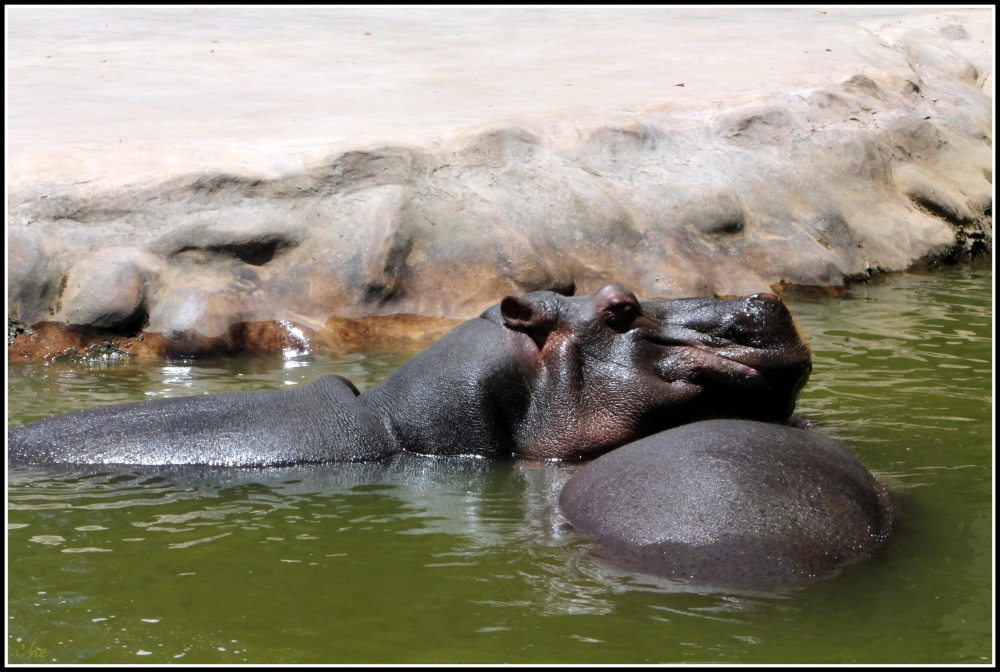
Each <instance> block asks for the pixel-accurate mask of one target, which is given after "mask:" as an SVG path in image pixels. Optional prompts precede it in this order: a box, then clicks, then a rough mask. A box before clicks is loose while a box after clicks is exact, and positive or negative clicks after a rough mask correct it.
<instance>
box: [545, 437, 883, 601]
mask: <svg viewBox="0 0 1000 672" xmlns="http://www.w3.org/2000/svg"><path fill="white" fill-rule="evenodd" d="M559 505H560V507H561V508H562V510H563V513H564V515H565V516H566V518H567V519H568V520H569V521H570V523H572V524H573V526H574V527H576V528H577V529H579V530H580V531H582V532H584V533H585V534H587V535H588V536H590V537H592V538H594V539H597V540H598V541H600V542H602V543H603V544H604V545H605V546H607V547H609V548H611V549H613V550H614V551H615V552H616V554H618V555H620V556H621V557H623V558H625V559H626V560H628V561H630V562H631V563H634V564H637V565H639V566H640V567H641V568H643V569H644V570H646V571H649V572H652V573H654V574H657V575H660V576H664V577H671V578H676V579H682V580H685V581H688V582H693V583H717V584H738V585H743V586H751V585H765V584H776V583H787V582H795V581H801V580H808V579H813V578H822V577H825V576H829V575H831V574H833V573H835V572H836V570H837V569H839V568H840V567H843V566H844V565H848V564H851V563H853V562H856V561H858V560H860V559H862V558H864V557H865V556H867V555H868V554H870V553H871V552H872V551H874V550H875V549H876V548H878V547H879V545H881V543H882V542H883V541H884V540H885V538H886V536H887V535H888V533H889V528H890V524H891V518H892V515H891V507H890V503H889V499H888V495H887V493H886V491H885V489H884V488H883V487H882V485H881V484H879V482H878V481H877V480H876V479H875V477H874V476H872V474H871V473H869V472H868V470H867V469H865V468H864V466H862V465H861V463H860V462H858V460H857V459H855V458H854V456H853V455H851V454H850V453H849V452H848V451H847V449H845V448H844V447H843V446H841V445H840V444H838V443H837V442H835V441H833V440H831V439H828V438H826V437H824V436H821V435H819V434H816V433H814V432H810V431H806V430H801V429H793V428H790V427H784V426H781V425H776V424H767V423H761V422H749V421H744V420H712V421H707V422H697V423H693V424H689V425H684V426H683V427H677V428H675V429H671V430H668V431H665V432H661V433H659V434H656V435H654V436H650V437H647V438H644V439H642V440H639V441H636V442H635V443H632V444H630V445H627V446H624V447H622V448H619V449H617V450H615V451H612V452H611V453H608V454H607V455H604V456H603V457H600V458H598V459H597V460H594V461H593V462H591V463H590V464H587V465H586V466H584V467H582V468H581V469H580V470H579V471H578V472H577V473H576V474H574V475H573V477H572V478H571V479H570V480H569V481H568V482H567V483H566V485H565V486H564V487H563V489H562V492H561V493H560V496H559Z"/></svg>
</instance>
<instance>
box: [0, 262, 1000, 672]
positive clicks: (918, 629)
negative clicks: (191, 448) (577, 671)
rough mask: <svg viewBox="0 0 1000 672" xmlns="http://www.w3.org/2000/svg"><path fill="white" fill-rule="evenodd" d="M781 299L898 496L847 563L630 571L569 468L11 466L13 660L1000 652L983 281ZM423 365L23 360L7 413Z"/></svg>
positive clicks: (843, 416)
mask: <svg viewBox="0 0 1000 672" xmlns="http://www.w3.org/2000/svg"><path fill="white" fill-rule="evenodd" d="M788 302H789V305H790V307H791V309H792V312H793V314H794V315H795V316H796V318H797V320H798V323H799V325H800V326H801V328H802V329H803V331H804V332H805V334H806V335H807V336H808V338H809V340H810V342H811V344H812V346H813V348H814V353H815V354H814V371H813V375H812V378H811V380H810V382H809V384H808V385H807V387H806V389H805V390H804V392H803V394H802V396H801V399H800V402H799V406H798V413H799V414H800V415H802V416H803V417H805V418H808V419H809V420H812V421H813V422H814V423H816V425H817V429H818V430H819V431H822V432H823V433H825V434H827V435H829V436H832V437H834V438H836V439H838V440H839V441H841V442H842V443H844V444H845V445H846V446H847V447H848V448H850V449H851V450H852V451H853V452H854V453H855V454H856V455H857V456H858V457H859V458H860V459H861V461H862V462H863V463H864V464H866V465H867V466H868V467H869V468H870V469H871V470H872V471H874V472H875V473H876V474H877V475H878V476H879V477H880V478H882V479H883V480H884V481H885V482H886V483H887V484H888V485H889V486H890V489H891V490H892V491H893V493H894V496H895V499H896V502H897V504H898V508H899V511H900V514H899V519H898V523H897V524H896V526H895V528H894V531H893V533H892V535H891V537H890V539H889V541H888V543H887V545H886V546H885V547H884V548H883V549H882V550H881V551H879V552H878V553H877V554H876V555H875V556H874V557H872V558H870V559H869V560H867V561H865V562H863V563H861V564H859V565H855V566H853V567H850V568H849V569H847V570H846V571H845V572H844V573H842V574H841V575H840V576H838V577H836V578H834V579H831V580H829V581H825V582H821V583H817V584H814V585H811V586H807V587H804V588H799V589H795V590H790V591H786V592H783V593H781V592H778V593H753V592H741V591H736V590H720V589H715V590H709V589H700V590H694V589H691V588H688V587H686V586H685V585H683V584H676V583H670V582H667V581H663V580H659V579H655V578H653V577H649V576H644V575H641V574H636V573H632V572H630V571H629V570H626V569H623V568H621V567H619V566H617V565H616V564H615V563H614V562H613V560H611V559H609V558H607V557H605V555H604V554H603V553H602V552H601V549H600V548H599V547H597V546H596V545H594V544H592V543H590V542H588V541H587V540H585V539H582V538H580V537H579V536H577V535H576V534H575V533H574V532H573V530H572V529H571V528H569V527H568V526H567V525H566V524H565V521H564V520H563V519H562V518H561V516H560V514H559V512H558V508H557V507H555V506H554V503H553V502H554V498H555V496H556V494H557V493H558V491H559V488H560V487H561V485H562V483H563V482H565V480H566V478H567V477H568V476H569V475H570V474H571V473H572V469H573V467H569V466H564V465H563V466H561V465H555V464H544V463H543V464H539V463H531V462H526V461H519V460H508V461H503V462H486V461H482V460H435V459H429V458H412V457H411V458H409V459H404V458H400V459H398V460H396V461H395V462H393V463H391V464H388V465H354V466H331V467H310V468H299V469H282V470H261V471H255V470H244V471H240V470H224V469H222V470H183V469H181V470H176V469H175V470H173V471H171V470H169V469H162V470H157V469H143V470H141V471H133V470H122V471H120V472H113V473H112V472H108V471H103V472H102V471H99V470H84V471H80V472H77V473H56V472H50V473H44V472H40V471H30V470H23V469H12V470H9V471H8V478H9V487H8V495H7V502H8V504H7V506H8V520H9V523H8V532H7V539H8V564H7V569H8V574H7V577H8V584H7V587H8V591H9V597H8V618H9V620H8V628H9V639H8V662H11V663H13V662H27V661H31V662H56V663H139V662H149V663H170V662H179V663H243V662H248V663H348V662H369V663H392V662H414V663H433V662H470V663H474V662H484V663H485V662H510V663H530V662H547V663H645V662H650V663H670V662H720V663H722V662H725V663H732V662H743V663H766V662H771V663H821V662H829V663H851V662H858V663H957V662H964V663H992V635H991V629H992V620H991V619H992V617H991V595H992V578H991V577H992V567H993V558H992V529H993V528H992V474H993V471H992V455H991V446H992V422H991V414H992V392H991V370H992V332H991V326H990V323H991V316H992V312H991V311H992V308H991V305H992V275H991V273H990V272H989V271H978V270H971V269H968V268H958V269H951V270H948V271H945V272H942V273H939V274H936V275H932V276H916V275H900V276H894V277H889V278H886V279H883V280H881V281H880V282H877V283H874V284H871V285H861V286H857V287H854V288H853V289H852V290H851V291H850V294H849V296H848V298H847V299H818V298H807V297H798V298H794V297H793V298H790V299H789V301H788ZM412 354H413V353H371V354H368V355H352V356H350V357H345V358H344V359H340V360H330V359H319V358H317V359H315V360H305V361H292V362H281V361H267V362H261V361H256V362H239V363H225V364H198V365H192V364H190V363H183V362H175V363H171V364H170V365H142V366H138V365H127V364H125V365H121V364H118V365H109V366H104V367H102V366H99V365H91V366H89V367H88V366H84V365H74V366H71V367H70V366H57V365H50V366H41V365H38V366H36V365H25V366H17V367H12V368H9V369H8V376H9V382H8V394H9V396H8V419H9V422H10V423H11V424H19V423H22V422H25V421H28V420H32V419H36V418H41V417H44V416H47V415H50V414H52V413H57V412H63V411H68V410H72V409H76V408H86V407H90V406H95V405H98V404H104V403H114V402H121V401H127V400H139V399H144V398H153V397H162V396H171V395H179V394H201V393H203V392H219V391H231V390H241V389H246V390H252V389H286V388H291V387H293V386H295V385H302V384H305V383H308V382H309V381H311V380H313V379H315V378H317V377H319V376H321V375H324V374H326V373H331V372H333V373H340V374H342V375H345V376H347V377H349V378H351V379H352V380H354V381H355V382H356V383H357V384H358V387H360V388H361V389H362V390H364V389H366V388H368V387H370V386H371V385H373V384H374V383H376V382H377V381H378V380H380V379H381V378H382V377H384V376H385V375H386V374H388V373H389V372H390V371H392V370H393V369H394V368H395V367H397V366H399V365H400V364H401V363H402V362H403V361H405V360H406V359H407V358H408V357H409V356H412ZM32 643H34V644H33V647H34V648H32ZM43 649H44V655H45V657H44V658H38V657H29V654H31V652H32V651H34V656H38V655H40V652H41V651H42V650H43Z"/></svg>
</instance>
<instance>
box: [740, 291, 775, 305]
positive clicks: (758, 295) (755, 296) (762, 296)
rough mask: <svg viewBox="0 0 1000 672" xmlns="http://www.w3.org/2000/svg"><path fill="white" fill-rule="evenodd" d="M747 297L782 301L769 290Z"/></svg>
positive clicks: (773, 301)
mask: <svg viewBox="0 0 1000 672" xmlns="http://www.w3.org/2000/svg"><path fill="white" fill-rule="evenodd" d="M747 298H750V299H756V300H758V301H769V302H771V303H781V299H779V298H778V297H777V296H776V295H774V294H768V293H767V292H763V293H761V294H754V295H753V296H750V297H747Z"/></svg>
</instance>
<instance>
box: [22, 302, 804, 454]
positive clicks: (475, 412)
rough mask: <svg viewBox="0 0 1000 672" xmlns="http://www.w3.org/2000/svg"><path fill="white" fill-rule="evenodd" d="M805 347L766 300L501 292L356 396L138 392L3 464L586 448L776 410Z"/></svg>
mask: <svg viewBox="0 0 1000 672" xmlns="http://www.w3.org/2000/svg"><path fill="white" fill-rule="evenodd" d="M810 368H811V360H810V354H809V349H808V348H807V347H806V345H805V344H804V343H803V342H802V340H801V339H800V338H799V336H798V333H797V332H796V330H795V326H794V325H793V323H792V318H791V316H790V315H789V313H788V310H787V308H785V306H784V304H783V303H782V302H781V300H780V299H778V297H776V296H773V295H771V294H758V295H756V296H751V297H748V298H745V299H734V300H718V299H677V300H663V301H639V300H637V299H636V297H635V296H634V295H633V294H632V292H630V291H629V290H627V289H625V288H624V287H621V286H620V285H608V286H606V287H604V288H602V289H600V290H598V291H597V292H595V293H594V294H592V295H590V296H585V297H578V298H567V297H564V296H560V295H558V294H555V293H552V292H544V291H543V292H532V293H530V294H526V295H525V296H523V297H520V298H516V297H507V298H506V299H504V300H503V302H501V303H500V305H497V306H493V307H492V308H490V309H488V310H486V312H484V313H483V314H482V315H481V316H479V317H478V318H476V319H472V320H469V321H468V322H465V323H463V324H461V325H459V326H458V327H457V328H455V329H454V330H453V331H451V332H450V333H448V334H447V335H446V336H445V337H443V338H441V339H440V340H439V341H437V342H436V343H434V344H433V345H432V346H431V347H429V348H428V349H427V350H425V351H424V352H422V353H421V354H420V355H418V356H416V357H414V358H413V359H412V360H410V361H409V362H408V363H406V364H405V365H403V366H402V367H400V368H399V369H398V370H397V371H395V372H394V373H393V374H392V375H390V376H388V377H387V378H386V379H385V380H383V381H382V382H381V383H379V384H378V385H376V386H375V387H374V388H372V389H371V390H369V391H368V392H366V393H365V394H363V395H360V396H358V391H357V389H356V388H355V387H354V386H353V385H352V384H351V383H350V381H348V380H346V379H344V378H341V377H339V376H325V377H323V378H321V379H319V380H318V381H316V382H315V383H313V384H311V385H309V386H307V387H304V388H301V389H298V390H295V391H289V392H249V393H237V394H218V395H202V396H194V397H183V398H174V399H166V400H155V401H143V402H138V403H133V404H121V405H116V406H106V407H102V408H95V409H88V410H84V411H76V412H73V413H66V414H63V415H58V416H55V417H52V418H47V419H45V420H40V421H37V422H31V423H28V424H25V425H22V426H20V427H16V428H14V429H12V430H10V432H8V439H9V448H8V454H9V458H10V462H11V463H13V464H50V463H79V464H220V465H233V466H267V465H279V464H294V463H303V462H329V461H346V460H350V461H364V460H378V459H382V458H385V457H387V456H389V455H391V454H393V453H397V452H400V451H409V452H413V453H420V454H427V455H478V456H483V457H494V456H505V455H508V456H509V455H511V454H516V455H523V456H530V457H536V458H545V459H571V458H572V459H578V458H587V457H594V456H596V455H599V454H601V453H603V452H606V451H608V450H611V449H612V448H616V447H618V446H621V445H623V444H625V443H628V442H629V441H633V440H635V439H637V438H641V437H643V436H647V435H649V434H653V433H655V432H659V431H661V430H664V429H667V428H669V427H674V426H677V425H680V424H683V423H686V422H692V421H695V420H701V419H705V418H719V417H734V418H753V419H758V420H781V419H784V418H787V417H788V416H789V415H790V414H791V412H792V410H793V408H794V406H795V397H796V395H797V394H798V392H799V390H800V389H801V388H802V386H803V385H804V384H805V381H806V379H807V378H808V376H809V372H810Z"/></svg>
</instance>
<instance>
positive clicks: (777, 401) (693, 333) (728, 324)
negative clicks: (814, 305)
mask: <svg viewBox="0 0 1000 672" xmlns="http://www.w3.org/2000/svg"><path fill="white" fill-rule="evenodd" d="M640 305H641V307H642V311H643V313H644V315H645V316H646V319H644V320H641V321H640V320H637V322H638V323H639V324H637V330H638V332H639V335H640V336H641V337H642V338H643V339H645V340H646V341H648V342H649V343H651V344H653V345H655V346H660V347H661V348H663V350H664V353H663V354H662V356H661V359H660V360H659V362H658V368H659V371H660V375H661V376H663V377H664V378H665V379H667V380H671V381H675V380H679V379H681V378H683V379H684V380H687V381H688V382H690V383H692V384H694V385H697V386H699V387H701V388H703V389H704V391H705V392H706V393H707V394H708V395H709V396H711V397H712V398H713V400H714V401H713V403H711V404H709V406H708V407H707V408H706V411H707V412H706V413H703V414H702V415H703V416H704V417H709V416H711V417H743V418H753V419H758V420H783V419H785V418H787V417H788V416H789V415H791V413H792V411H793V410H794V408H795V398H796V396H797V395H798V393H799V391H800V390H801V389H802V387H803V386H804V385H805V383H806V381H807V380H808V378H809V374H810V372H811V371H812V358H811V354H810V352H809V348H808V346H807V345H806V344H805V343H804V342H803V340H802V338H801V336H800V335H799V332H798V329H796V327H795V323H794V322H793V321H792V316H791V313H789V311H788V308H787V307H786V306H785V304H784V303H783V302H782V301H781V299H780V298H778V297H777V296H775V295H773V294H755V295H753V296H748V297H746V298H740V299H731V300H720V299H674V300H662V301H642V302H640Z"/></svg>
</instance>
